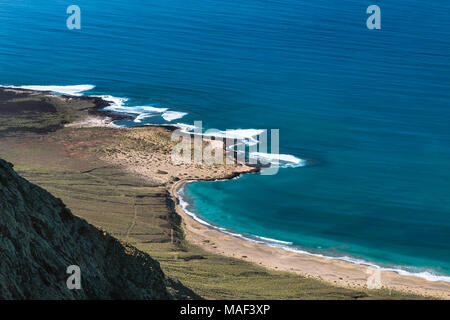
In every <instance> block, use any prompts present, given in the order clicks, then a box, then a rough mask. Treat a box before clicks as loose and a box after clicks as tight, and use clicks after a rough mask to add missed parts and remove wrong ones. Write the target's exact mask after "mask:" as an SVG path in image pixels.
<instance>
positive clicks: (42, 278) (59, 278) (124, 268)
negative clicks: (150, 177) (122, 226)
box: [0, 159, 195, 299]
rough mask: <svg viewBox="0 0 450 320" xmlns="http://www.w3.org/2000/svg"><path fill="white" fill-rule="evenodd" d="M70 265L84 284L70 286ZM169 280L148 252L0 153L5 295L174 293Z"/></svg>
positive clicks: (0, 284)
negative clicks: (24, 174) (101, 226)
mask: <svg viewBox="0 0 450 320" xmlns="http://www.w3.org/2000/svg"><path fill="white" fill-rule="evenodd" d="M70 265H78V266H79V267H80V269H81V285H82V288H81V289H80V290H69V289H68V288H67V285H66V281H67V278H68V277H69V276H70V275H69V274H67V273H66V269H67V267H68V266H70ZM170 281H171V280H170ZM168 282H169V281H167V280H166V279H165V277H164V274H163V272H162V271H161V268H160V266H159V263H158V262H157V261H155V260H153V259H152V258H151V257H150V256H149V255H147V254H145V253H143V252H141V251H139V250H137V249H136V248H134V247H132V246H129V245H123V244H121V243H120V242H119V241H118V240H116V239H115V238H113V237H111V236H110V235H108V234H107V233H106V232H102V231H100V230H98V229H97V228H95V227H94V226H92V225H90V224H88V223H87V222H86V221H84V220H83V219H80V218H78V217H75V216H74V215H73V214H72V213H71V212H70V210H69V209H67V208H66V207H65V205H64V204H63V202H62V201H61V200H60V199H56V198H55V197H53V196H52V195H51V194H50V193H48V192H47V191H45V190H43V189H42V188H40V187H38V186H36V185H33V184H31V183H29V182H28V181H27V180H25V179H23V178H21V177H20V176H19V175H17V174H16V173H15V172H14V170H13V169H12V165H11V164H9V163H7V162H5V161H4V160H1V159H0V299H171V298H172V296H171V294H169V292H168V290H167V287H166V285H167V283H168ZM179 286H181V287H182V285H179ZM192 295H194V296H195V294H193V293H192Z"/></svg>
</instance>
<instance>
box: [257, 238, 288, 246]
mask: <svg viewBox="0 0 450 320" xmlns="http://www.w3.org/2000/svg"><path fill="white" fill-rule="evenodd" d="M255 237H256V238H258V239H261V240H264V241H267V242H273V243H279V244H284V245H287V246H291V245H293V243H292V242H288V241H281V240H277V239H272V238H266V237H261V236H255Z"/></svg>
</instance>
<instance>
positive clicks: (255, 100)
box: [0, 0, 450, 275]
mask: <svg viewBox="0 0 450 320" xmlns="http://www.w3.org/2000/svg"><path fill="white" fill-rule="evenodd" d="M70 4H77V5H79V6H80V8H81V13H82V29H81V30H73V31H70V30H68V29H67V28H66V17H67V16H68V15H67V14H66V8H67V6H68V5H70ZM371 4H377V5H379V6H380V8H381V14H382V29H381V30H368V29H367V28H366V18H367V17H368V15H367V14H366V8H367V7H368V6H369V5H371ZM449 17H450V2H449V1H448V0H436V1H432V2H430V1H425V0H411V1H408V2H405V1H400V0H391V1H384V0H377V1H373V2H372V1H371V2H368V1H356V0H350V1H331V0H315V1H303V0H280V1H271V0H240V1H234V0H227V1H225V0H204V1H200V0H199V1H182V0H166V1H156V0H150V1H139V0H128V1H117V0H108V1H106V0H95V1H92V0H89V1H88V0H74V1H72V2H71V3H68V2H67V1H59V0H58V1H56V0H55V1H51V0H46V1H43V0H21V1H4V0H0V84H5V85H58V86H63V85H79V84H91V85H95V88H94V89H93V90H91V91H88V92H86V94H97V95H111V96H114V97H123V98H128V101H127V102H124V103H123V106H121V107H122V108H129V110H134V111H136V112H137V111H139V112H142V110H144V109H145V108H144V109H143V108H130V107H131V106H135V107H136V106H153V107H155V108H159V109H158V110H156V109H155V112H150V111H149V112H148V113H146V114H145V115H146V116H148V117H141V119H140V120H141V122H134V121H128V122H124V123H121V124H122V125H134V124H136V123H138V124H145V123H166V122H167V121H166V120H164V118H163V117H161V115H163V112H162V111H163V110H164V109H166V108H167V109H168V110H169V111H176V112H183V113H187V114H186V115H184V116H183V117H181V114H175V115H178V118H177V119H174V120H172V123H176V122H182V123H186V124H193V121H194V120H202V121H203V124H204V126H205V127H208V128H217V129H222V130H223V129H251V128H252V129H259V128H262V129H271V128H278V129H280V152H281V153H284V154H290V155H294V156H296V157H298V158H301V159H306V160H307V163H308V165H307V166H306V167H298V168H282V169H280V172H279V173H278V174H277V175H275V176H262V175H254V174H253V175H246V176H244V177H242V178H240V179H237V180H232V181H221V182H198V183H193V184H189V185H188V186H187V188H186V190H185V199H186V200H188V202H189V206H188V209H189V210H190V211H192V212H193V213H195V214H196V215H198V216H199V217H201V218H202V219H204V220H206V221H208V222H209V223H211V224H213V225H217V226H221V227H224V228H226V229H228V230H232V231H234V232H238V233H242V234H246V235H248V236H250V237H251V236H262V237H266V238H272V239H277V240H281V241H285V242H288V243H292V246H294V247H296V248H299V249H301V250H307V251H310V252H315V253H321V254H326V255H332V256H339V257H342V256H347V257H352V258H354V259H364V260H368V261H373V262H377V263H381V264H383V265H384V266H396V267H397V266H402V268H404V269H407V270H409V271H414V272H424V271H428V272H429V273H431V274H441V275H450V196H449V195H450V126H449V123H448V122H449V120H450V110H449V108H450V19H449ZM119 106H120V105H119ZM147 110H148V108H147ZM173 115H174V114H172V115H171V116H173ZM166 119H170V115H169V117H168V116H167V114H166Z"/></svg>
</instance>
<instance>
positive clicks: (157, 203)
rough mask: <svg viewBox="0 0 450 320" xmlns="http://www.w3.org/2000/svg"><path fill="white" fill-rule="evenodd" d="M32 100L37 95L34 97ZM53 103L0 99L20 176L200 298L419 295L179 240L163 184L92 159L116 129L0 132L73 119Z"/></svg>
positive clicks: (4, 140) (4, 141) (0, 153)
mask: <svg viewBox="0 0 450 320" xmlns="http://www.w3.org/2000/svg"><path fill="white" fill-rule="evenodd" d="M33 99H36V101H40V98H39V97H34V98H33ZM51 100H52V99H51ZM53 100H54V99H53ZM76 103H81V102H76ZM57 104H58V113H63V114H48V113H44V114H43V115H42V116H41V115H40V114H39V113H35V112H34V113H33V114H32V118H30V117H29V116H28V115H24V114H23V113H21V114H20V115H17V114H16V115H14V114H11V113H9V114H8V115H6V114H2V112H1V108H2V104H0V157H1V158H4V159H5V160H7V161H10V162H12V163H14V164H15V169H16V171H18V172H19V174H21V175H22V176H24V177H25V178H27V179H28V180H30V181H31V182H33V183H36V184H38V185H40V186H42V187H43V188H45V189H47V190H48V191H50V192H51V193H52V194H54V195H55V196H56V197H60V198H61V199H62V200H63V201H64V202H65V203H66V204H67V206H68V207H69V208H70V209H71V210H72V212H73V213H74V214H76V215H78V216H81V217H83V218H85V219H86V220H87V221H88V222H90V223H92V224H94V225H96V226H97V227H101V228H103V229H105V230H107V231H108V232H110V233H111V234H112V235H114V236H116V237H118V238H120V239H123V240H126V241H129V242H130V243H132V244H133V245H135V246H136V247H137V248H139V249H141V250H143V251H145V252H148V253H149V254H150V255H151V256H152V257H153V258H155V259H157V260H158V261H159V262H160V263H161V267H162V268H163V271H164V272H165V273H166V275H168V276H169V277H172V278H175V279H178V280H180V281H182V282H183V284H184V285H186V286H187V287H190V288H191V289H193V290H194V291H195V292H196V293H197V294H199V295H201V296H202V297H204V298H207V299H357V298H361V299H408V298H409V299H414V298H421V297H417V296H414V295H407V294H403V293H397V292H389V291H387V290H366V289H361V290H355V289H345V288H340V287H336V286H333V285H330V284H327V283H324V282H322V281H319V280H315V279H308V278H304V277H301V276H298V275H295V274H291V273H286V272H277V271H270V270H267V269H265V268H262V267H259V266H256V265H253V264H250V263H248V262H245V261H243V260H238V259H231V258H227V257H223V256H219V255H214V254H211V253H207V252H205V251H204V250H202V249H201V248H199V247H197V246H193V245H191V244H189V243H187V242H186V241H185V240H183V234H182V230H180V228H179V217H178V216H177V215H175V214H174V213H173V211H172V210H171V206H172V203H171V201H170V199H169V198H168V196H167V192H166V190H165V189H164V187H162V186H156V185H153V186H152V185H149V184H148V183H147V182H145V181H143V180H141V179H139V178H137V177H134V176H131V175H129V174H126V173H124V172H122V171H121V170H119V169H118V168H115V167H112V166H109V165H108V164H106V163H103V162H102V161H101V160H98V152H100V150H103V148H105V147H106V146H109V145H110V144H111V143H114V141H116V139H117V138H118V136H119V135H120V130H115V129H107V128H86V129H69V128H65V129H59V130H57V131H55V132H47V133H45V134H43V133H32V132H20V133H18V132H14V131H13V132H11V131H8V132H7V133H5V132H6V131H3V133H4V134H3V136H2V135H1V130H2V129H5V127H9V128H13V127H17V126H19V125H21V123H23V121H28V123H34V124H35V125H36V126H39V128H46V127H49V126H48V124H49V123H48V121H47V120H48V118H50V119H51V120H50V124H51V126H54V125H55V123H56V124H57V125H58V121H60V123H61V120H60V119H63V120H62V121H66V120H67V119H69V120H70V121H73V120H74V119H75V118H77V117H76V116H74V115H72V114H71V112H72V111H70V112H68V111H65V110H70V109H66V108H65V107H62V106H61V105H60V102H57ZM3 105H4V104H3ZM83 106H84V107H90V106H92V105H91V104H90V103H88V102H86V101H83V102H82V103H81V104H80V105H77V108H78V109H83V108H82V107H83ZM6 116H7V118H6ZM24 118H25V120H24ZM6 119H7V120H6ZM16 119H17V121H16ZM27 119H28V120H27ZM15 122H17V123H15ZM30 126H31V127H32V126H33V124H31V125H30ZM29 131H30V130H29ZM31 131H32V130H31ZM172 240H173V241H172Z"/></svg>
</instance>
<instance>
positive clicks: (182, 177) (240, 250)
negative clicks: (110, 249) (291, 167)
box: [9, 88, 450, 299]
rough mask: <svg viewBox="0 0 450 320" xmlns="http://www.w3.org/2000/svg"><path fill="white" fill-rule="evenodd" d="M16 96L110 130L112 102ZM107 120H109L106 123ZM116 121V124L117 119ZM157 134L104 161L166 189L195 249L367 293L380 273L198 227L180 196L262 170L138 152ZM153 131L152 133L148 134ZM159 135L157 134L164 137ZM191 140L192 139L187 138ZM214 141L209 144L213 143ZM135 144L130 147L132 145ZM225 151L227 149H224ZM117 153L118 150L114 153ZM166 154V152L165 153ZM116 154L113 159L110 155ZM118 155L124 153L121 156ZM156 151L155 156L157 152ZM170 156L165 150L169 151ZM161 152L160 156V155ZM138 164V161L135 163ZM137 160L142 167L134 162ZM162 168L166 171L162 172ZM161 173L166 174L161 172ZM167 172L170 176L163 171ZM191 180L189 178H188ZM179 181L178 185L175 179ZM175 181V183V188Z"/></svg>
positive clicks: (437, 292)
mask: <svg viewBox="0 0 450 320" xmlns="http://www.w3.org/2000/svg"><path fill="white" fill-rule="evenodd" d="M9 90H16V91H28V92H29V93H30V92H31V93H32V94H33V93H35V94H39V93H40V94H44V95H50V96H52V97H61V96H62V98H63V99H65V100H68V101H71V100H72V99H81V100H85V101H90V102H91V103H92V104H93V105H94V106H93V107H91V108H90V109H80V110H87V111H86V112H84V113H83V115H84V116H83V117H81V115H79V116H77V118H76V119H77V120H81V121H78V122H72V123H70V125H69V127H108V126H111V125H112V123H111V122H112V121H111V120H114V118H113V119H111V117H110V115H111V114H110V113H109V112H105V111H102V110H101V109H103V108H104V103H108V101H106V100H104V99H102V98H99V97H73V96H72V97H71V96H67V95H56V94H52V93H48V92H41V91H33V90H22V89H20V90H19V89H10V88H9ZM114 116H115V117H118V118H122V116H123V117H124V118H127V117H128V116H127V115H121V114H118V113H116V112H114ZM108 118H109V120H107V119H108ZM116 119H117V118H116ZM149 127H153V128H154V129H158V128H159V129H164V130H167V131H171V129H172V130H173V129H175V128H176V126H170V125H164V124H162V125H159V124H155V125H145V126H139V127H134V128H131V129H130V128H122V127H119V128H116V129H120V137H121V139H125V140H126V143H125V144H124V145H120V143H119V146H118V145H117V142H114V144H111V147H114V148H115V149H114V150H113V152H112V151H111V150H109V151H108V152H107V154H103V156H102V157H101V158H102V159H103V160H107V161H108V162H109V163H112V164H116V165H119V166H120V167H122V168H123V169H125V171H128V172H130V173H133V174H137V175H139V176H143V177H146V178H148V179H149V180H150V181H151V182H153V183H156V184H157V185H160V186H164V188H165V189H166V190H167V191H168V192H169V194H170V197H171V198H172V200H173V202H174V207H175V211H176V213H177V214H178V215H179V216H180V217H181V227H182V228H183V229H184V230H185V235H186V240H187V241H188V242H190V243H192V244H196V245H198V246H199V247H201V248H203V249H205V250H207V251H209V252H212V253H215V254H219V255H222V256H227V257H232V258H239V259H241V260H245V261H248V262H252V263H254V264H255V265H260V266H263V267H266V268H268V269H273V270H277V271H287V272H290V273H294V274H299V275H302V276H304V277H306V278H315V279H319V280H323V281H325V282H327V283H330V284H333V285H337V286H339V287H350V288H356V289H361V288H367V285H366V283H367V278H368V277H369V276H370V274H368V273H367V272H368V271H372V270H376V269H375V268H371V267H368V266H367V265H358V264H354V263H351V262H347V261H343V260H338V259H332V258H328V259H327V258H325V257H319V256H317V255H313V254H307V253H299V252H291V251H288V250H285V249H282V248H275V247H273V246H270V245H268V244H265V243H259V242H258V241H249V240H247V239H245V238H243V237H236V236H232V235H230V234H225V233H224V232H221V231H219V230H217V229H215V228H212V227H207V226H205V225H203V224H201V223H199V222H197V221H195V220H194V219H193V218H192V217H191V216H190V215H189V214H188V213H186V212H185V211H184V210H183V209H182V208H181V206H180V201H179V198H178V194H177V191H178V190H179V188H180V187H182V186H183V185H184V184H185V183H186V182H188V181H215V180H228V179H232V178H235V177H237V176H240V175H242V174H244V173H255V172H258V171H260V170H261V169H262V168H261V167H249V166H245V165H239V166H238V165H237V164H235V165H233V166H224V167H223V168H214V169H213V168H207V167H205V168H197V167H195V168H194V167H191V166H183V167H176V166H175V167H174V166H173V164H171V163H170V161H169V158H168V155H167V154H165V153H164V150H158V151H156V153H155V154H154V155H151V154H149V153H148V151H147V150H151V149H147V150H146V149H139V148H138V149H136V148H135V146H134V143H135V142H139V144H138V145H136V146H137V147H141V142H143V141H144V142H145V143H149V145H148V146H149V147H150V146H152V145H153V143H155V140H154V139H155V136H154V135H153V134H152V133H154V130H147V129H146V128H149ZM149 129H150V128H149ZM164 130H162V131H161V130H159V131H157V133H158V132H163V131H164ZM186 134H191V133H186ZM210 141H211V140H210ZM130 143H131V144H130ZM156 143H157V144H159V146H162V147H164V148H169V147H170V142H169V140H167V139H166V140H164V139H163V140H162V141H157V142H156ZM220 147H221V148H223V146H220ZM116 148H118V149H116ZM164 148H163V149H164ZM110 151H111V152H112V153H111V152H110ZM117 151H120V152H118V153H117ZM153 151H154V150H153ZM166 151H167V150H166ZM161 152H162V153H161ZM130 159H131V160H133V159H134V161H131V160H130ZM136 159H138V160H139V162H137V161H136ZM161 165H162V166H161ZM159 169H164V170H163V171H162V172H157V171H160V170H159ZM165 170H166V171H165ZM189 176H190V177H189ZM175 177H176V178H178V181H177V180H174V179H173V178H175ZM175 181H176V182H175ZM381 274H382V281H383V284H384V285H385V286H384V287H385V288H389V289H395V290H398V291H401V292H405V293H414V294H419V295H426V296H433V297H439V298H444V299H450V283H448V282H443V281H436V282H431V281H428V280H425V279H423V278H419V277H417V276H414V275H407V276H406V275H399V274H398V273H396V272H394V271H386V270H382V271H381Z"/></svg>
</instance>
